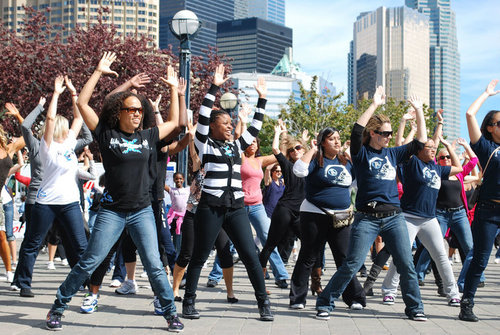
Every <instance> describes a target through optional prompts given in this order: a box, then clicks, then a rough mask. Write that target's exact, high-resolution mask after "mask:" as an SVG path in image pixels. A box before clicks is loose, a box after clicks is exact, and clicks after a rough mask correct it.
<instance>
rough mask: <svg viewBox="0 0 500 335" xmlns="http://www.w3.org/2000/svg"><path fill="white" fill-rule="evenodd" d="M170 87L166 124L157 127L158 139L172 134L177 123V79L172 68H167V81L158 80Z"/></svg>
mask: <svg viewBox="0 0 500 335" xmlns="http://www.w3.org/2000/svg"><path fill="white" fill-rule="evenodd" d="M160 79H161V80H163V82H165V83H166V84H167V85H168V86H169V87H170V110H169V115H168V118H169V120H167V122H164V123H162V124H160V125H158V132H159V136H160V139H163V138H165V137H166V136H167V135H169V134H170V133H172V132H173V131H174V130H175V129H176V128H177V125H178V123H179V96H178V95H177V94H176V93H177V86H178V85H179V80H178V79H177V73H175V71H174V68H173V67H172V66H170V65H169V66H168V68H167V79H165V78H160Z"/></svg>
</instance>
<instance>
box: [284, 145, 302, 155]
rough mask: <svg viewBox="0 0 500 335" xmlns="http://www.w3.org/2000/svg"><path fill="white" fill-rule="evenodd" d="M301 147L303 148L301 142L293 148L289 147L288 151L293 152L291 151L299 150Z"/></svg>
mask: <svg viewBox="0 0 500 335" xmlns="http://www.w3.org/2000/svg"><path fill="white" fill-rule="evenodd" d="M300 149H302V146H301V145H300V144H299V145H296V146H294V147H293V148H290V149H288V150H287V152H288V153H291V152H293V151H294V150H297V151H299V150H300Z"/></svg>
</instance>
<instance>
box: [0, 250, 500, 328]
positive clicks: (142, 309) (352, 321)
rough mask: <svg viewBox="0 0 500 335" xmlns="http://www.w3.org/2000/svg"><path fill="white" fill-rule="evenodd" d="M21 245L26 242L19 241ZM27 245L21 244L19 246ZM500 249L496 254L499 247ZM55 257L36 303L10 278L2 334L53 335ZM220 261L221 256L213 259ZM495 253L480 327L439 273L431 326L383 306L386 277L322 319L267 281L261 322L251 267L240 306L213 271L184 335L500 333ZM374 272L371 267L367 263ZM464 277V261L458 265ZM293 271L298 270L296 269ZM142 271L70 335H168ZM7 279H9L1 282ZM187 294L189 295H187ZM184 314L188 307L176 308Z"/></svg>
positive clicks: (400, 308)
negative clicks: (440, 290)
mask: <svg viewBox="0 0 500 335" xmlns="http://www.w3.org/2000/svg"><path fill="white" fill-rule="evenodd" d="M19 242H20V241H19ZM19 244H20V243H19ZM494 251H495V250H494ZM47 259H48V258H47V255H44V254H40V256H39V257H38V260H37V262H36V264H35V271H34V276H33V292H34V293H35V295H36V296H35V298H20V297H19V293H18V292H10V291H8V287H9V285H8V284H7V283H6V282H5V279H3V280H2V282H1V283H0V306H1V307H0V332H1V333H2V334H29V335H32V334H47V333H48V331H47V330H45V320H44V319H45V315H46V314H47V311H48V310H49V308H50V306H51V303H52V302H53V300H54V295H55V293H56V290H57V287H58V285H59V284H60V283H61V282H62V281H63V280H64V278H65V276H66V274H67V273H68V271H69V267H65V266H62V265H57V264H56V266H57V270H47V269H46V263H47ZM211 260H213V259H211ZM493 260H494V258H493V254H492V257H491V259H490V264H489V266H488V268H487V270H486V278H487V280H486V286H485V287H484V288H480V289H479V290H478V293H477V296H476V307H475V309H474V311H475V313H476V315H477V316H478V317H479V318H480V321H479V322H477V323H467V322H462V321H459V320H458V312H459V308H457V307H449V306H448V305H447V301H446V298H442V297H439V296H437V294H436V287H435V285H434V283H433V282H434V279H433V277H432V274H430V275H428V277H427V278H426V281H425V286H423V287H421V292H422V298H423V301H424V305H425V312H426V314H427V316H428V318H429V320H428V321H427V322H415V321H410V320H408V318H407V317H406V316H405V315H404V304H403V302H402V300H401V298H400V297H398V298H397V300H396V304H395V305H392V306H386V305H383V304H382V303H381V301H382V297H381V296H380V286H381V283H382V279H383V276H385V274H386V273H387V271H383V272H382V277H381V278H380V280H379V281H378V282H377V283H376V286H375V288H376V296H374V297H368V300H367V308H366V309H364V310H362V311H351V310H349V309H347V308H346V306H345V305H344V304H343V302H342V301H339V302H338V303H337V308H336V309H335V311H334V312H333V313H332V316H331V318H330V320H329V321H319V320H316V319H314V315H315V310H314V303H315V298H314V297H312V296H308V301H307V306H306V308H305V309H304V310H302V311H296V310H290V309H288V292H289V291H288V290H285V289H279V288H277V287H276V286H275V285H274V280H273V279H271V280H268V281H266V284H267V286H268V289H269V290H270V291H271V296H270V299H271V302H272V310H273V313H274V315H275V321H274V322H261V321H259V320H258V311H257V306H256V302H255V297H254V295H253V293H252V288H251V285H250V282H249V280H248V277H247V275H246V272H245V269H244V267H243V265H242V264H241V262H240V263H238V264H237V265H236V266H235V275H234V288H235V294H236V296H237V297H238V298H239V300H240V301H239V302H238V303H236V304H232V305H231V304H228V303H227V302H226V294H225V289H224V284H223V282H221V283H220V284H219V286H217V287H216V288H207V287H206V282H207V275H208V273H209V271H210V268H211V267H210V266H209V267H208V268H207V269H204V270H203V272H202V277H201V278H200V285H199V290H198V300H197V309H198V310H199V311H200V313H201V318H200V319H199V320H186V319H181V320H182V321H183V322H184V324H185V329H184V332H183V333H184V334H214V335H215V334H216V335H223V334H227V335H233V334H242V335H264V334H273V335H278V334H280V335H281V334H282V335H294V334H307V335H309V334H314V335H323V334H349V335H354V334H398V335H401V334H404V335H409V334H454V335H459V334H481V335H484V334H495V335H498V334H500V264H495V263H494V262H493ZM366 265H367V267H368V268H369V267H370V265H371V263H370V262H369V259H367V263H366ZM453 268H454V270H455V275H456V276H457V277H458V270H459V269H460V265H459V264H455V265H454V266H453ZM288 270H289V273H290V274H291V273H292V271H293V268H292V267H289V268H288ZM141 271H142V266H140V265H139V266H138V271H137V272H138V283H139V285H140V289H139V292H138V293H137V294H136V295H131V296H119V295H117V294H115V293H114V289H113V288H111V287H108V284H109V283H110V280H111V277H110V276H109V275H108V276H106V278H105V280H104V285H103V288H102V290H101V297H100V300H99V310H98V312H96V313H94V314H85V315H84V314H80V313H79V308H80V303H81V301H82V297H83V292H80V293H78V295H77V296H75V298H74V299H73V301H72V302H71V304H70V308H69V310H67V311H66V313H65V314H64V318H63V319H62V321H63V327H64V329H63V332H64V333H67V334H92V335H97V334H106V335H112V334H159V333H165V332H166V327H167V324H166V322H165V320H164V319H163V318H162V317H161V316H155V315H154V314H153V304H152V301H153V299H152V298H153V295H152V292H151V290H150V289H149V287H148V286H149V283H148V281H147V279H144V278H140V277H139V274H140V272H141ZM334 271H335V267H334V264H333V261H332V259H331V256H330V257H328V259H327V264H326V273H325V275H324V277H323V283H325V282H326V280H328V279H329V278H330V276H331V275H332V274H333V273H334ZM0 278H1V277H0ZM181 294H183V291H181ZM176 304H177V308H178V311H179V313H180V311H181V303H176Z"/></svg>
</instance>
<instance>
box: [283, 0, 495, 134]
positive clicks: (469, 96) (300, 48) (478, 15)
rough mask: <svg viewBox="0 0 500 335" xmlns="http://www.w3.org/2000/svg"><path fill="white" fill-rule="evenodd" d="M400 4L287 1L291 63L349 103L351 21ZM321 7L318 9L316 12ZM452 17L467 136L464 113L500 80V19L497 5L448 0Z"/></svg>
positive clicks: (490, 0) (384, 0)
mask: <svg viewBox="0 0 500 335" xmlns="http://www.w3.org/2000/svg"><path fill="white" fill-rule="evenodd" d="M404 4H405V1H404V0H379V1H373V0H372V1H368V0H360V1H356V2H353V1H348V0H334V1H327V0H315V1H314V6H311V3H305V2H302V1H298V0H289V1H287V7H286V22H287V26H289V27H290V28H292V29H293V30H294V59H295V61H296V62H298V63H299V64H300V65H301V66H302V69H303V70H304V71H306V72H308V73H315V74H318V75H322V76H323V77H325V78H326V79H327V80H329V81H331V82H333V84H334V85H335V86H336V87H337V88H338V91H344V93H345V95H344V98H345V99H346V100H347V54H348V53H349V42H350V41H351V39H352V23H353V22H354V21H355V20H356V17H357V16H358V15H359V14H360V13H362V12H365V11H372V10H374V9H376V8H377V7H380V6H385V7H398V6H403V5H404ZM319 7H321V8H322V10H321V11H318V10H317V9H318V8H319ZM451 7H452V9H453V10H454V11H455V13H456V20H457V35H458V47H459V53H460V56H461V87H462V89H461V94H460V98H461V101H460V119H461V131H460V136H462V137H464V136H465V137H468V133H467V125H466V122H465V111H466V110H467V108H468V107H469V105H470V104H471V103H472V102H473V101H474V100H475V99H476V98H477V97H478V96H479V95H480V94H481V92H482V91H484V89H485V88H486V85H487V84H488V83H489V81H490V80H491V79H495V78H497V79H499V78H500V44H498V43H495V42H498V40H499V37H500V27H499V26H498V24H497V22H496V21H497V18H498V16H499V15H500V6H499V3H498V1H495V0H483V1H481V5H477V4H474V3H473V2H470V1H456V0H452V4H451ZM499 104H500V100H499V98H498V96H497V97H493V98H490V99H489V100H488V101H487V102H486V103H485V104H484V105H483V108H482V109H481V111H480V112H479V113H478V120H479V121H481V120H482V118H483V117H484V115H485V114H486V112H487V111H488V110H490V109H495V106H496V109H499V107H498V106H499Z"/></svg>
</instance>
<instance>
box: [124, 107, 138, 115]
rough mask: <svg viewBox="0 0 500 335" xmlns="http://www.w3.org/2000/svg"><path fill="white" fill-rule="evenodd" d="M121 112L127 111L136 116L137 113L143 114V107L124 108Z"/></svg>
mask: <svg viewBox="0 0 500 335" xmlns="http://www.w3.org/2000/svg"><path fill="white" fill-rule="evenodd" d="M121 110H122V111H127V112H128V113H129V114H135V113H136V112H139V114H142V107H123V108H122V109H121Z"/></svg>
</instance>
